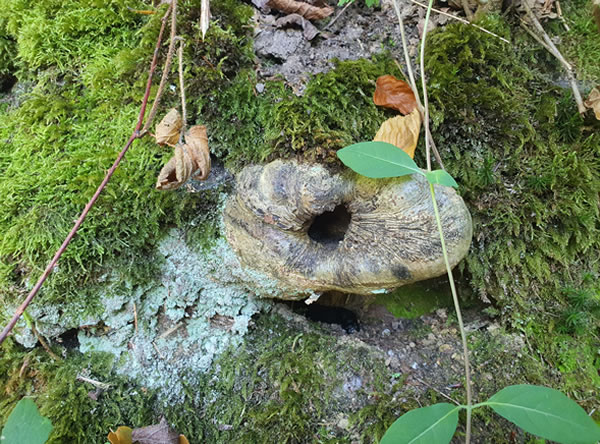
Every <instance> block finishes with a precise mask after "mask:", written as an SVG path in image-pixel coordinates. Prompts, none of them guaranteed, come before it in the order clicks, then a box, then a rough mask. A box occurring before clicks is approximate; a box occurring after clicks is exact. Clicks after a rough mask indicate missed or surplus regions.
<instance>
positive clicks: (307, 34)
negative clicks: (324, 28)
mask: <svg viewBox="0 0 600 444" xmlns="http://www.w3.org/2000/svg"><path fill="white" fill-rule="evenodd" d="M291 24H295V25H299V26H301V27H302V35H303V36H304V38H305V39H306V40H308V41H310V40H312V39H314V38H315V37H316V36H317V35H318V34H319V30H318V29H317V27H316V26H315V25H313V24H312V23H311V22H309V21H308V20H306V19H305V18H304V17H302V16H301V15H300V14H288V15H286V16H285V17H280V18H278V19H277V20H276V21H275V26H277V27H278V28H285V27H286V26H289V25H291Z"/></svg>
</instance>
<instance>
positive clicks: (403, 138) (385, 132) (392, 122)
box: [373, 108, 421, 158]
mask: <svg viewBox="0 0 600 444" xmlns="http://www.w3.org/2000/svg"><path fill="white" fill-rule="evenodd" d="M420 131H421V114H420V113H419V110H418V109H417V108H415V109H414V110H413V112H411V113H410V114H408V115H407V116H398V117H394V118H392V119H388V120H386V121H385V122H383V123H382V124H381V127H380V128H379V131H377V134H376V135H375V138H374V139H373V140H374V141H375V142H387V143H391V144H392V145H395V146H397V147H398V148H400V149H402V150H403V151H404V152H405V153H407V154H408V155H409V156H410V157H411V158H414V157H415V148H416V147H417V142H418V141H419V132H420Z"/></svg>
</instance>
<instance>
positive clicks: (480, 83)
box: [426, 17, 600, 398]
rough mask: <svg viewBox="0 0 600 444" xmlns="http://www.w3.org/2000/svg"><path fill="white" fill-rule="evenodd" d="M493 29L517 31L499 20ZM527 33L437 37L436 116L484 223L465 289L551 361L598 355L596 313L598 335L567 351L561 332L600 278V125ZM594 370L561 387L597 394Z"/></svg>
mask: <svg viewBox="0 0 600 444" xmlns="http://www.w3.org/2000/svg"><path fill="white" fill-rule="evenodd" d="M483 26H485V27H486V28H488V29H491V30H492V31H493V32H496V33H498V34H500V35H505V36H507V35H509V32H510V30H509V28H508V27H507V25H506V24H504V22H503V21H502V20H501V19H499V18H494V17H490V18H487V19H486V21H485V22H484V23H483ZM525 36H526V35H522V34H520V33H518V34H517V35H516V36H513V41H515V43H513V45H512V46H511V45H505V44H503V43H502V42H501V41H500V40H498V39H496V38H494V37H491V36H487V35H483V34H482V33H480V32H478V31H476V30H475V29H473V28H472V27H467V26H463V25H455V24H453V25H449V26H447V27H446V29H445V31H444V32H437V33H433V34H432V36H431V41H430V42H429V45H428V47H429V49H428V52H427V58H426V59H427V60H426V71H427V72H428V73H429V76H430V80H429V91H430V101H431V104H432V117H433V121H434V127H435V130H436V131H435V134H436V139H437V144H438V146H439V147H440V149H441V151H442V158H443V159H444V162H445V164H446V167H447V168H448V170H449V172H450V173H451V174H452V175H453V176H454V177H455V178H456V179H457V181H458V183H459V184H460V192H461V193H462V194H463V196H464V198H465V201H466V203H467V205H468V206H469V209H470V211H471V214H472V216H473V224H474V242H473V246H472V248H471V251H470V253H469V255H468V257H467V258H466V261H465V267H464V274H463V276H464V277H465V278H466V282H469V283H470V285H471V287H472V290H473V292H474V293H475V294H479V295H481V296H483V297H484V298H489V299H490V300H492V301H493V302H494V304H495V305H496V306H497V308H499V309H500V312H501V313H502V315H503V320H504V321H505V322H506V323H507V324H508V325H511V326H513V327H514V328H516V329H518V330H521V331H524V332H526V333H527V334H528V337H529V340H530V342H532V344H533V346H534V347H535V348H536V349H537V350H539V351H540V352H541V353H543V355H544V359H546V360H547V361H546V362H552V363H557V362H559V361H561V360H563V359H566V360H567V361H569V362H572V361H573V359H574V358H573V356H585V355H586V353H589V352H590V351H591V350H592V348H593V347H594V345H593V344H594V342H595V338H596V335H597V331H598V328H599V327H600V323H599V322H598V319H597V317H594V316H587V315H586V316H587V317H586V319H587V325H588V328H589V330H588V331H589V332H596V333H591V334H588V335H586V336H585V337H583V336H582V337H580V340H579V341H578V343H577V344H575V343H574V342H576V341H568V346H569V347H573V348H572V349H571V350H570V351H569V353H568V354H566V353H565V351H566V350H563V346H562V345H561V344H562V343H563V342H564V338H563V337H562V336H560V335H555V334H554V330H553V328H552V327H551V326H552V325H553V324H554V322H555V321H554V319H555V318H557V317H558V318H560V317H562V316H563V313H565V312H566V311H568V310H569V307H570V305H571V301H570V300H569V296H568V294H569V293H568V292H566V291H565V288H569V289H581V288H583V287H585V286H587V285H588V284H585V283H584V279H583V276H584V275H585V274H590V275H592V276H596V277H597V276H598V273H599V271H600V270H598V261H597V259H596V258H597V257H598V255H599V253H600V224H599V223H598V220H599V216H600V214H599V208H598V193H599V192H600V148H599V147H600V136H598V132H597V131H596V130H594V128H596V129H597V128H598V125H597V123H594V122H591V124H590V125H587V124H585V125H584V121H583V119H582V118H581V117H579V116H578V114H577V109H576V107H575V103H574V101H573V99H572V97H571V92H570V90H569V89H567V88H562V87H561V86H560V85H559V84H556V83H554V82H553V81H551V80H550V79H551V78H552V77H551V75H552V73H554V72H556V71H557V70H559V69H560V67H557V65H556V62H554V61H549V60H548V59H547V54H545V53H544V50H539V49H538V48H535V49H532V46H531V45H530V44H529V41H528V40H526V39H527V38H528V37H525ZM597 80H598V79H596V81H597ZM596 279H597V278H596ZM586 307H587V308H583V307H582V308H581V310H582V311H584V312H586V313H587V312H588V311H589V307H590V306H586ZM571 355H572V356H571ZM592 355H594V354H593V353H592ZM586 362H587V364H586V365H584V366H580V367H578V368H576V367H575V366H570V365H565V366H562V370H563V378H564V379H562V380H561V381H560V382H557V383H556V384H557V385H556V386H557V387H558V388H562V389H563V390H565V391H566V392H567V393H571V394H573V395H574V396H575V397H576V398H579V397H583V393H589V391H590V390H593V389H595V388H596V389H597V387H598V386H599V382H600V381H599V380H598V373H597V370H598V360H597V359H595V358H590V359H589V360H586Z"/></svg>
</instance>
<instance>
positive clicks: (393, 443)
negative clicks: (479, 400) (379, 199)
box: [379, 148, 460, 444]
mask: <svg viewBox="0 0 600 444" xmlns="http://www.w3.org/2000/svg"><path fill="white" fill-rule="evenodd" d="M396 149H397V148H396ZM459 409H460V407H457V406H454V405H452V404H448V403H447V402H443V403H440V404H434V405H431V406H429V407H423V408H420V409H415V410H411V411H410V412H408V413H405V414H404V415H402V416H401V417H400V418H398V419H397V420H396V421H395V422H394V423H393V424H392V425H391V426H390V428H389V429H387V431H386V432H385V435H383V438H381V441H380V443H379V444H447V443H449V442H450V440H451V439H452V436H454V432H455V431H456V426H457V424H458V410H459Z"/></svg>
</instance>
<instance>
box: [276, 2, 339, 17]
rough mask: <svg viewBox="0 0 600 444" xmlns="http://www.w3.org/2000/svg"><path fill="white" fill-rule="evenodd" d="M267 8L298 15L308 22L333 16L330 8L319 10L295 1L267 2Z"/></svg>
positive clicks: (316, 7)
mask: <svg viewBox="0 0 600 444" xmlns="http://www.w3.org/2000/svg"><path fill="white" fill-rule="evenodd" d="M267 6H269V7H271V8H273V9H277V10H278V11H282V12H285V13H287V14H300V15H301V16H302V17H304V18H305V19H308V20H321V19H324V18H325V17H329V16H330V15H331V14H333V8H332V7H331V6H325V7H322V8H320V7H318V6H313V5H309V4H308V3H304V2H299V1H296V0H269V1H268V2H267Z"/></svg>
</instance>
